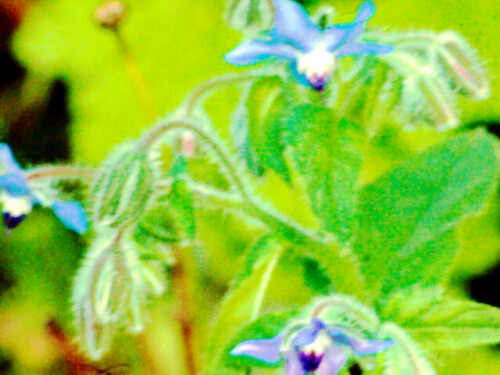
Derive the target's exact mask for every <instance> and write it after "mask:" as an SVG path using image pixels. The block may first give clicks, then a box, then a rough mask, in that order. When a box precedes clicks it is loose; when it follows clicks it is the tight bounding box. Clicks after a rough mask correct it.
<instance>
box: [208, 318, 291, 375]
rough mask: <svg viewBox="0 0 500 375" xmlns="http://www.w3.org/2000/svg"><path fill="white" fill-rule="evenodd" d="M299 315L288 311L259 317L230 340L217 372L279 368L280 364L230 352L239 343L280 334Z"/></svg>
mask: <svg viewBox="0 0 500 375" xmlns="http://www.w3.org/2000/svg"><path fill="white" fill-rule="evenodd" d="M296 315H297V310H295V309H292V310H286V311H281V312H279V313H270V314H266V315H263V316H261V317H259V318H258V319H257V320H255V321H253V322H252V323H250V324H248V325H247V326H245V327H244V328H243V329H241V330H240V331H239V332H238V333H236V334H235V335H234V336H233V337H232V338H231V340H230V344H229V345H228V346H227V347H226V348H225V349H224V350H223V355H222V357H221V358H220V362H219V363H218V366H217V372H218V371H220V370H221V369H223V368H235V369H240V371H239V372H238V373H240V372H241V370H242V369H244V368H246V367H249V366H252V367H254V366H257V367H279V366H281V364H280V363H277V364H269V363H266V362H263V361H258V360H255V359H253V358H250V357H246V356H232V355H230V354H229V352H230V351H231V350H232V349H233V348H234V347H235V346H236V345H238V344H239V343H241V342H243V341H246V340H258V339H268V338H272V337H275V336H277V335H278V334H280V332H281V331H283V329H285V327H286V326H287V325H288V324H289V322H290V319H292V318H293V317H295V316H296Z"/></svg>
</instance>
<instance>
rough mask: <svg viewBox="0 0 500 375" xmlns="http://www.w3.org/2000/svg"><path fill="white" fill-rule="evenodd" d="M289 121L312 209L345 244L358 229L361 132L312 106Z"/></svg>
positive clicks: (301, 109)
mask: <svg viewBox="0 0 500 375" xmlns="http://www.w3.org/2000/svg"><path fill="white" fill-rule="evenodd" d="M287 121H288V124H287V127H288V130H289V132H290V133H291V134H292V135H291V136H290V142H291V143H292V145H293V149H294V159H295V161H296V164H297V167H298V169H299V172H300V173H301V174H302V175H303V178H304V179H305V181H306V184H307V193H308V195H309V199H310V201H311V204H312V207H313V210H314V212H315V214H316V215H317V216H318V217H319V218H320V219H321V222H322V226H323V228H324V229H326V230H328V231H330V232H333V233H334V234H335V235H336V236H337V237H338V238H339V240H340V241H341V242H342V243H346V242H348V241H349V239H350V238H351V235H352V230H353V228H354V227H355V226H356V220H355V213H356V206H357V204H356V202H357V182H358V177H359V173H360V169H361V161H362V159H361V149H362V146H363V141H362V131H361V129H360V128H359V127H358V126H356V125H355V124H353V123H351V122H348V121H341V122H336V121H335V118H334V116H333V113H332V112H331V111H330V110H329V109H327V108H324V107H319V106H313V105H301V106H298V107H296V108H295V109H294V110H293V112H291V113H290V114H289V116H288V117H287Z"/></svg>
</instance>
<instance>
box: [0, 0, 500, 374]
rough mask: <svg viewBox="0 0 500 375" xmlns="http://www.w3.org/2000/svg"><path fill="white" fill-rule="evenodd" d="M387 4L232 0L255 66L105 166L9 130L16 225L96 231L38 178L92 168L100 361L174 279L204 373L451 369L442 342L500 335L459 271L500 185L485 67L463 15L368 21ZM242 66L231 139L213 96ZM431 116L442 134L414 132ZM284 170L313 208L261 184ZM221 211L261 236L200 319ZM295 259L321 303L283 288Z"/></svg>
mask: <svg viewBox="0 0 500 375" xmlns="http://www.w3.org/2000/svg"><path fill="white" fill-rule="evenodd" d="M122 11H123V8H122V7H121V5H120V4H119V3H112V4H108V5H106V6H105V7H104V8H101V9H100V10H99V12H98V13H97V15H98V17H99V20H100V22H101V25H102V26H104V27H106V28H109V29H110V30H111V32H113V33H115V35H116V36H117V37H118V38H121V37H122V36H121V35H120V33H119V32H118V30H119V27H120V22H121V21H122V13H121V12H122ZM374 13H375V5H374V4H373V3H372V2H371V1H367V2H364V3H363V4H361V6H360V7H359V10H358V11H357V13H356V14H355V16H354V17H353V19H352V21H350V22H347V23H332V15H333V10H332V9H331V8H329V7H326V8H325V7H323V8H320V9H319V12H318V14H316V15H315V16H309V15H308V14H307V13H306V11H305V10H304V9H303V8H302V7H301V6H300V5H299V4H298V3H295V2H294V1H292V0H273V1H272V2H269V1H265V0H233V1H231V2H230V4H229V7H228V11H227V17H228V20H229V22H230V24H231V25H233V26H235V27H237V28H238V29H240V30H242V31H243V33H244V34H245V40H244V41H243V42H242V43H241V44H240V45H238V46H236V47H235V49H234V50H233V51H231V52H229V53H228V54H227V55H226V56H225V59H226V61H227V62H229V63H231V64H234V65H254V64H258V65H257V66H256V68H255V69H252V70H247V71H245V72H243V73H238V74H232V75H228V76H223V77H218V78H214V79H213V80H211V81H209V82H207V83H205V84H203V85H202V86H200V87H199V88H198V89H195V90H194V91H193V92H192V94H191V95H190V96H189V97H188V98H187V100H186V101H185V102H184V103H183V104H182V105H181V106H180V107H179V109H178V110H176V111H174V112H173V113H171V114H168V115H167V116H166V117H165V118H164V119H162V120H160V121H158V122H157V123H156V124H154V125H153V126H152V127H151V128H150V129H149V130H147V131H146V132H145V133H144V134H143V136H142V137H140V138H139V139H138V140H136V141H131V142H128V143H126V144H124V145H122V146H120V147H118V148H117V149H116V150H115V151H113V152H112V153H111V155H110V156H109V157H108V158H107V160H106V161H105V162H104V163H103V164H102V165H101V166H100V167H99V168H98V169H97V171H95V173H91V172H89V171H81V170H79V169H78V168H69V167H68V168H66V169H64V167H57V168H56V167H45V169H42V170H40V171H38V172H37V169H34V171H33V172H30V171H28V172H23V171H22V170H21V169H20V167H18V166H17V164H16V163H15V162H14V161H13V159H12V157H11V156H10V154H9V149H8V148H7V146H3V148H2V156H3V158H2V159H3V162H4V164H5V165H6V167H7V169H8V171H7V173H6V174H4V175H2V176H1V177H0V183H1V188H2V189H3V191H4V195H2V197H4V198H3V201H4V212H5V214H4V217H5V220H6V223H7V226H9V227H14V226H16V225H17V224H19V222H20V221H21V219H22V218H23V217H24V214H26V213H27V212H28V211H29V210H30V209H31V206H32V205H33V204H42V205H45V206H50V207H52V209H53V210H54V212H55V214H56V215H57V216H58V217H59V218H60V219H61V220H62V221H63V223H64V224H65V225H66V226H68V227H69V228H71V229H74V230H76V231H77V232H83V231H84V229H85V228H86V220H85V219H84V218H83V217H82V212H81V209H80V206H79V205H78V204H76V203H69V202H64V201H61V200H58V199H56V198H54V196H55V193H53V190H50V192H51V193H50V194H49V195H50V199H48V198H47V199H42V198H41V197H42V194H41V193H42V190H39V189H38V187H35V186H34V185H31V181H34V180H35V177H38V179H40V180H44V181H46V182H47V183H48V184H49V185H50V182H52V181H53V180H54V179H60V178H65V177H71V178H73V177H75V176H79V177H82V175H81V173H82V172H84V175H85V176H90V175H92V176H93V177H92V178H90V177H89V179H88V180H87V179H84V181H88V182H89V183H90V184H91V187H90V190H89V198H88V201H87V202H88V212H89V221H90V228H91V230H90V231H89V234H88V236H89V239H90V246H89V250H88V252H87V254H86V256H85V259H84V260H83V263H82V265H81V268H80V270H79V271H78V275H77V276H76V279H75V284H74V291H73V300H72V302H73V310H74V314H75V322H76V330H77V336H78V342H79V344H80V347H81V349H82V350H83V352H84V353H85V354H86V355H88V356H89V357H90V358H91V359H92V360H100V359H101V358H102V357H103V356H104V355H105V354H106V353H108V352H109V351H110V350H111V351H112V350H114V349H116V345H114V343H115V342H116V340H115V339H116V338H117V337H119V336H123V334H124V331H126V332H128V333H131V334H139V333H140V332H142V331H143V329H144V327H145V325H151V326H154V324H155V321H154V320H152V319H151V318H148V314H147V310H148V309H147V305H148V302H149V301H151V300H152V298H154V296H160V295H162V294H164V293H165V292H166V290H167V289H170V291H169V293H168V294H167V297H168V298H171V299H177V301H178V303H177V308H178V310H179V311H178V313H177V314H176V317H177V319H178V322H179V324H180V326H181V328H182V332H183V339H184V341H183V342H184V353H185V361H184V363H185V365H186V368H187V371H188V372H189V373H190V374H191V375H194V374H197V373H201V372H202V373H204V374H244V373H250V372H251V371H252V370H251V369H254V368H256V367H257V368H260V369H261V370H258V371H266V370H262V368H266V367H267V368H270V369H271V370H269V371H274V372H273V373H286V374H287V375H302V374H312V373H317V374H320V375H335V374H347V373H348V369H349V368H353V366H355V367H357V368H358V369H362V371H363V373H366V374H385V375H427V374H434V373H436V371H435V369H434V365H433V364H432V361H433V358H434V357H433V352H434V351H438V350H439V351H441V350H447V349H458V348H465V347H469V346H474V345H484V344H494V343H497V342H499V341H500V310H498V309H497V308H494V307H491V306H488V305H484V304H479V303H475V302H472V301H469V300H466V299H463V298H458V297H453V293H451V292H449V291H447V288H446V287H447V285H448V283H449V273H450V267H451V264H452V262H453V259H454V257H455V254H456V253H457V251H458V249H459V247H460V243H459V241H458V239H457V228H458V227H459V225H461V222H462V221H463V219H464V218H465V217H467V216H470V215H474V214H477V213H479V212H480V211H481V210H482V209H483V207H484V206H485V204H486V201H487V200H488V199H489V198H490V196H491V195H492V194H493V192H494V191H495V188H496V178H497V172H498V153H497V141H496V140H495V138H494V137H492V136H490V135H488V134H487V133H486V132H485V131H482V130H465V129H459V128H458V126H459V124H460V121H459V115H458V112H457V109H456V104H455V103H456V100H457V97H458V96H469V97H472V98H475V99H483V98H486V97H487V96H488V82H487V80H486V78H485V73H484V71H483V69H482V67H481V63H480V62H479V61H478V59H477V57H476V54H475V52H474V50H473V49H472V48H471V47H470V46H469V45H468V44H467V42H466V41H464V40H463V39H462V37H461V36H459V35H458V34H456V33H454V32H451V31H447V32H442V33H434V32H385V31H379V30H371V29H367V23H369V21H370V19H371V18H372V17H373V16H374ZM237 84H238V85H241V87H242V95H241V97H240V99H239V103H238V105H237V107H236V109H235V110H234V114H233V116H232V123H231V124H230V126H229V127H228V128H230V130H231V133H232V135H233V139H232V140H233V142H232V143H231V144H230V145H228V142H226V141H227V140H224V139H222V138H221V137H220V136H219V131H217V130H216V129H215V128H214V127H213V125H212V123H211V121H210V117H209V115H208V114H207V113H206V112H205V111H204V109H203V107H202V101H203V99H205V98H206V97H207V96H208V95H210V94H212V93H214V92H217V91H219V89H222V88H223V87H224V86H231V85H237ZM412 129H413V130H412ZM414 129H417V130H421V129H426V131H427V132H428V134H430V136H429V137H430V138H431V139H432V141H429V142H428V143H427V144H426V145H425V147H421V148H415V147H411V146H409V145H408V144H405V143H404V142H403V141H402V140H403V139H404V138H405V137H411V136H412V134H416V132H415V133H412V131H414ZM452 129H455V130H452ZM390 137H394V138H396V139H398V140H399V141H397V142H396V141H392V142H391V141H387V139H388V138H390ZM391 148H397V151H398V152H399V154H398V155H399V156H397V157H395V158H393V159H390V160H388V161H387V162H386V163H385V166H384V168H382V170H380V169H379V170H375V171H373V170H371V169H372V164H371V163H374V160H373V157H372V155H373V152H374V151H373V150H374V149H379V151H380V150H382V153H383V152H391V151H394V150H391ZM384 150H385V151H384ZM200 165H201V167H200ZM269 176H272V178H275V191H274V196H279V195H281V194H284V195H287V196H289V197H290V199H291V200H292V201H293V202H292V205H296V209H297V212H299V213H305V214H304V216H306V217H300V215H301V214H299V215H295V217H294V216H290V217H288V216H287V215H285V214H283V213H282V212H281V210H280V208H279V207H278V205H277V204H276V202H275V200H274V198H273V197H267V198H263V197H261V196H260V195H259V194H258V193H257V191H258V189H259V186H260V183H261V182H260V181H262V180H264V179H266V178H270V177H269ZM276 176H278V178H276ZM280 180H281V181H280ZM47 186H48V185H47ZM47 189H48V187H47ZM39 191H40V194H38V192H39ZM47 191H49V190H47ZM45 195H47V194H45V193H44V194H43V196H45ZM207 210H208V211H211V210H215V211H216V212H217V211H220V210H223V211H224V212H228V213H229V214H230V215H231V216H230V217H231V218H233V219H234V220H239V221H241V222H242V223H243V224H244V225H247V226H248V227H249V228H251V230H252V231H253V232H255V233H258V237H257V238H255V240H254V241H253V242H254V245H253V246H252V247H251V248H250V249H249V250H248V251H247V252H246V254H245V255H244V257H245V260H244V267H243V270H242V271H241V272H240V274H239V275H238V276H237V278H236V280H235V281H234V282H233V283H232V284H231V288H230V289H229V290H228V291H227V292H226V293H225V295H224V297H223V300H222V301H221V303H220V305H219V307H218V308H217V309H216V310H217V312H216V314H215V316H214V317H213V318H211V319H207V320H209V321H210V324H209V325H208V327H206V329H203V330H200V331H199V332H195V331H194V330H195V328H196V326H197V324H196V323H195V321H196V320H197V318H196V316H195V314H196V312H195V310H193V309H194V308H195V304H193V293H192V291H193V290H192V289H193V281H200V280H202V276H199V277H198V276H194V275H195V274H196V272H199V273H200V274H202V273H203V271H202V269H201V268H200V267H199V265H196V262H193V261H192V258H193V252H194V251H199V247H200V246H201V247H203V238H202V236H200V235H199V233H198V232H197V225H196V221H197V220H207V216H203V215H200V214H199V213H200V212H206V211H207ZM309 214H310V215H309ZM212 219H213V217H212V216H208V220H212ZM208 225H211V224H210V221H208ZM214 225H215V224H214ZM218 230H220V231H225V230H226V229H225V228H224V227H221V228H219V229H218ZM208 257H210V254H208ZM291 264H292V265H293V266H294V267H296V268H295V269H298V268H301V267H303V270H304V271H303V277H301V278H299V279H300V280H301V283H302V284H303V285H305V286H306V287H307V289H308V290H309V293H310V298H309V299H310V302H309V303H303V302H302V300H301V298H298V299H297V301H295V302H290V301H288V302H286V301H285V302H281V303H278V302H274V303H271V302H270V303H267V304H266V301H267V299H266V293H267V291H268V289H270V287H273V286H275V284H276V283H279V280H280V278H279V277H278V276H276V275H277V274H279V273H280V272H282V270H283V269H286V268H287V267H290V265H291ZM281 280H282V279H281ZM167 286H169V288H167ZM293 287H294V285H290V286H288V288H293ZM296 287H297V289H300V288H301V287H302V286H296ZM289 293H291V294H292V295H293V293H294V292H293V290H292V291H291V292H289ZM276 300H278V299H276ZM164 318H165V319H168V317H166V316H165V317H164ZM198 328H199V327H198ZM202 334H203V336H202ZM200 343H202V344H200ZM201 351H203V353H204V355H203V356H200V352H201ZM273 369H274V370H273ZM276 369H277V370H276Z"/></svg>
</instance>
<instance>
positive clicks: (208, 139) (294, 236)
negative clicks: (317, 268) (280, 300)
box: [140, 120, 324, 244]
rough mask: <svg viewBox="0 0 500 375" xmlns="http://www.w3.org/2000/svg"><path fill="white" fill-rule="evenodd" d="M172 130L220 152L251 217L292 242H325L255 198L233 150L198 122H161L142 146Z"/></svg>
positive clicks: (151, 143) (219, 157)
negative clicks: (284, 233)
mask: <svg viewBox="0 0 500 375" xmlns="http://www.w3.org/2000/svg"><path fill="white" fill-rule="evenodd" d="M173 130H189V131H192V132H193V133H194V134H196V135H197V136H198V137H199V138H200V139H201V140H202V141H203V142H204V143H206V144H207V145H208V146H209V147H210V148H211V149H212V151H213V152H214V153H215V154H216V155H217V158H218V159H219V160H220V162H221V163H222V165H223V166H224V168H226V170H227V172H228V175H229V177H230V179H231V180H232V182H233V184H234V185H235V186H236V188H237V189H238V191H239V193H240V194H241V198H242V201H243V202H242V204H243V207H244V209H245V212H247V213H248V214H250V215H251V216H254V217H257V218H259V219H260V220H261V221H262V222H264V223H265V224H266V225H268V226H270V227H271V228H274V229H275V230H277V231H285V232H286V233H287V234H288V235H289V236H290V239H291V241H300V242H306V243H308V242H313V243H316V244H318V243H319V244H323V243H324V242H323V240H322V239H321V238H320V237H319V236H318V235H317V234H315V233H314V232H313V231H310V230H307V229H304V228H302V227H301V226H299V225H298V224H295V223H291V222H289V220H287V219H286V218H284V217H282V216H281V215H279V214H277V213H275V212H273V211H272V210H271V209H269V208H267V207H264V206H263V205H262V204H260V203H258V202H257V201H256V200H254V199H253V198H252V197H251V195H250V192H249V191H248V190H247V188H246V185H247V184H248V183H247V182H246V181H245V179H244V177H243V176H242V175H241V174H240V173H239V171H238V168H237V167H236V166H235V165H234V163H233V161H232V159H231V156H230V153H229V151H228V150H226V148H225V147H224V145H223V144H222V143H221V142H220V141H219V140H218V139H217V138H215V137H213V136H212V135H211V134H210V133H208V132H206V131H205V130H203V129H201V128H199V127H198V126H196V125H195V124H193V123H191V122H189V121H185V120H172V121H167V122H164V123H160V124H159V125H157V126H156V127H154V128H153V129H152V130H151V131H150V132H149V133H148V134H146V136H145V137H144V138H143V139H142V142H141V144H140V146H142V147H144V148H149V147H151V146H152V145H153V144H154V143H156V142H157V141H158V140H159V139H160V138H161V137H162V136H163V135H164V134H166V133H168V132H169V131H173Z"/></svg>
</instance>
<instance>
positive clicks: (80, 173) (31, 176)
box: [26, 165, 95, 180]
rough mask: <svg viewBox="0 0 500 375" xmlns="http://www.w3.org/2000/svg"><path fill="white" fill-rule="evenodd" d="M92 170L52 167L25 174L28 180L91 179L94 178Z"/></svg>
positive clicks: (63, 166)
mask: <svg viewBox="0 0 500 375" xmlns="http://www.w3.org/2000/svg"><path fill="white" fill-rule="evenodd" d="M94 173H95V172H94V170H93V169H92V168H79V167H71V166H66V165H62V166H52V167H40V168H35V169H32V170H30V171H28V172H27V176H26V178H27V179H28V180H36V179H39V178H45V177H56V178H67V179H71V178H92V177H94Z"/></svg>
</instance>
